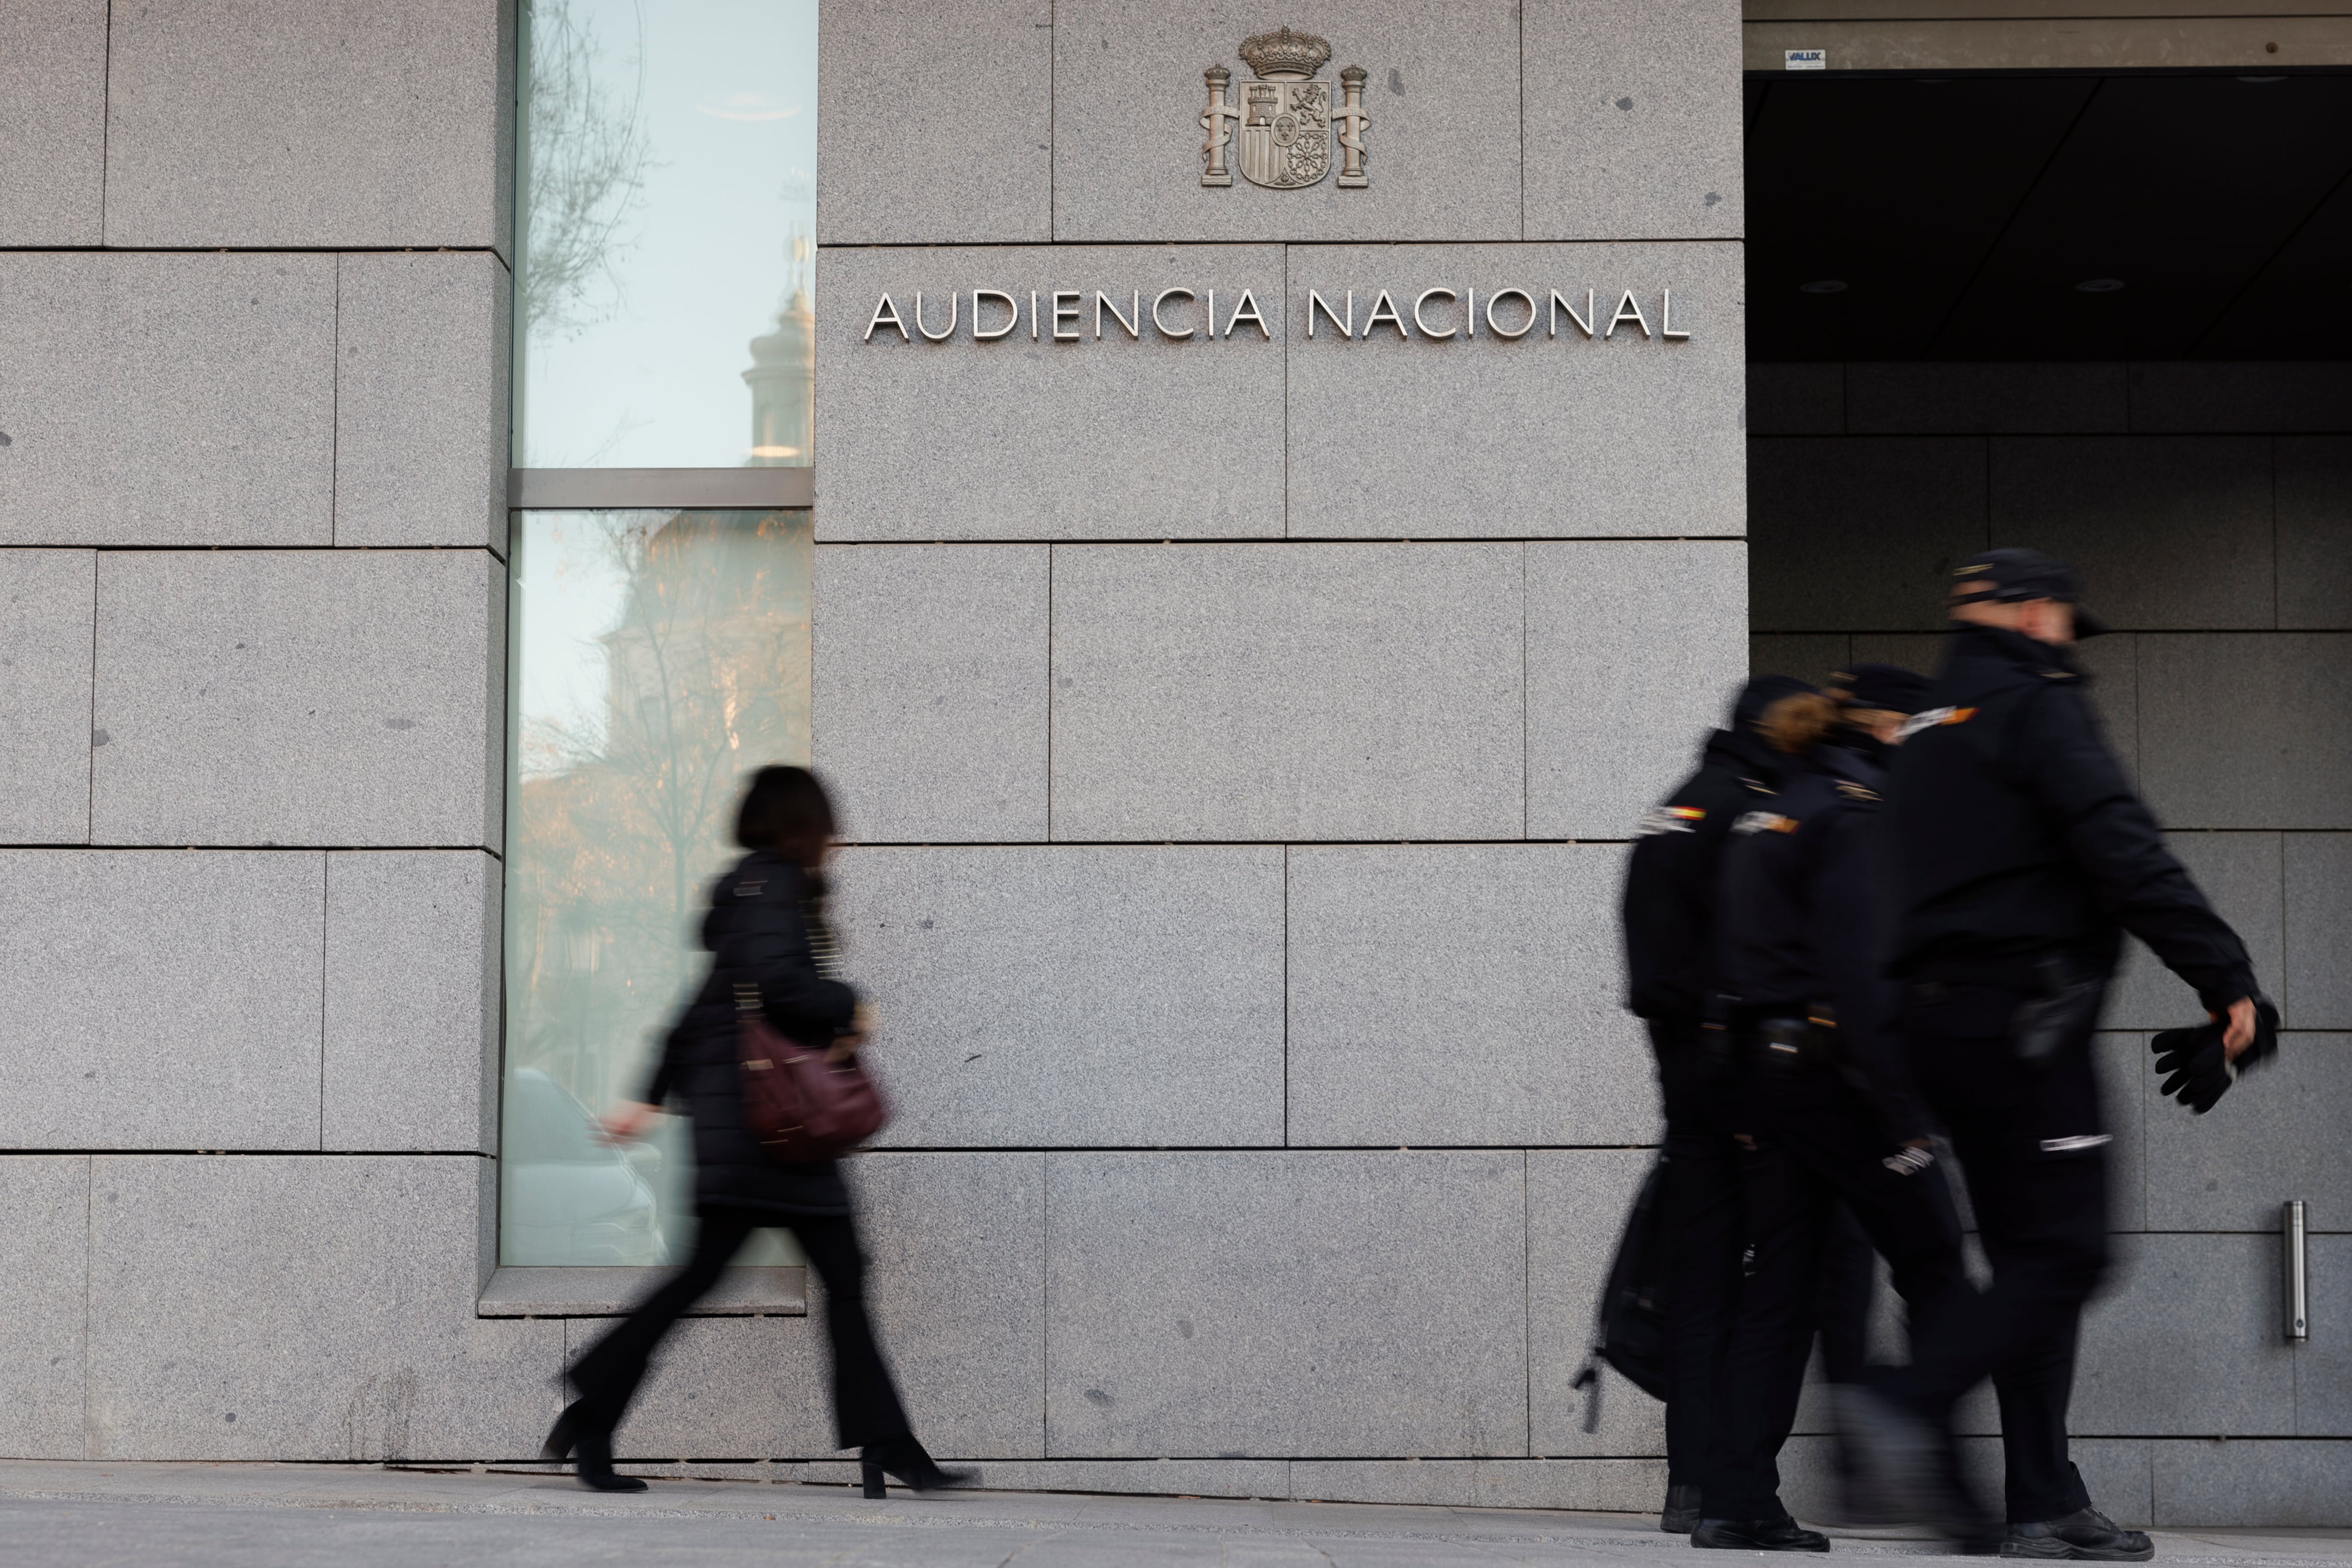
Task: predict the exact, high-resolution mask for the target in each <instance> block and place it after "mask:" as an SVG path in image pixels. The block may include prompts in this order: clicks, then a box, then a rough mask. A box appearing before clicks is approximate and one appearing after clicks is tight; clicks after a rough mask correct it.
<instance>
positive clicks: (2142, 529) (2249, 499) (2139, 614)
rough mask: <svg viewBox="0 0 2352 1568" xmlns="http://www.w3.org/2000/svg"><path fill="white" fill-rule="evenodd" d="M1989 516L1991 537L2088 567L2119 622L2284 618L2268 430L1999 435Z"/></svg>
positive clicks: (2176, 625)
mask: <svg viewBox="0 0 2352 1568" xmlns="http://www.w3.org/2000/svg"><path fill="white" fill-rule="evenodd" d="M1991 516H1992V536H1993V543H1995V544H1997V545H2030V546H2032V548H2033V549H2040V550H2046V551H2048V552H2049V553H2050V554H2052V555H2054V556H2057V557H2060V558H2061V559H2065V560H2070V561H2072V562H2074V565H2075V566H2077V567H2079V568H2080V569H2081V570H2082V572H2083V576H2084V582H2085V591H2084V598H2085V601H2087V602H2088V603H2089V604H2090V606H2091V607H2092V608H2093V609H2095V610H2096V611H2097V612H2099V614H2100V616H2101V617H2102V618H2103V619H2104V620H2105V621H2106V622H2107V623H2108V624H2109V625H2111V626H2119V627H2126V628H2133V629H2140V628H2148V627H2156V628H2160V629H2162V630H2164V631H2168V632H2182V631H2210V630H2221V629H2227V628H2238V627H2256V626H2262V627H2267V626H2272V625H2275V624H2276V623H2277V605H2278V601H2277V595H2276V591H2275V583H2274V575H2275V571H2276V551H2275V549H2273V541H2272V538H2271V450H2270V442H2269V440H2268V439H2267V438H2266V437H2263V436H2210V435H2209V436H2147V435H2128V436H2126V435H2077V436H2047V437H2030V436H2019V437H2001V438H1997V439H1995V440H1994V442H1993V444H1992V512H1991Z"/></svg>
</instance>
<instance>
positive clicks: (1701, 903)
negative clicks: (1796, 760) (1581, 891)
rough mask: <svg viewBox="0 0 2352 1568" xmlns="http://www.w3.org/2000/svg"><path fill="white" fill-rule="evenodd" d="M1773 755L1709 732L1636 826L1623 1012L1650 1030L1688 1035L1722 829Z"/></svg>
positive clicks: (1703, 969)
mask: <svg viewBox="0 0 2352 1568" xmlns="http://www.w3.org/2000/svg"><path fill="white" fill-rule="evenodd" d="M1779 771H1780V758H1779V755H1778V754H1777V753H1776V752H1774V751H1773V750H1772V749H1771V748H1770V747H1767V746H1766V745H1765V744H1764V742H1763V741H1762V740H1761V739H1759V737H1755V736H1752V735H1742V734H1738V733H1737V732H1735V731H1732V730H1727V729H1718V730H1717V731H1716V732H1715V733H1714V734H1713V735H1710V736H1709V737H1707V741H1706V749H1705V750H1704V751H1703V752H1702V753H1701V754H1700V758H1699V768H1698V771H1697V772H1696V773H1694V774H1692V775H1691V776H1690V777H1689V778H1688V779H1685V780H1683V785H1682V788H1681V789H1676V790H1675V792H1674V793H1673V794H1672V795H1670V796H1668V797H1667V798H1666V803H1665V804H1664V805H1663V806H1660V807H1658V808H1656V809H1655V810H1652V811H1651V812H1650V813H1649V814H1648V815H1646V816H1645V817H1643V819H1642V824H1641V827H1640V828H1639V829H1638V830H1637V834H1638V836H1637V838H1636V840H1635V842H1634V845H1633V859H1632V861H1631V862H1630V863H1629V864H1628V866H1627V867H1626V872H1625V895H1624V926H1625V972H1626V976H1627V978H1628V986H1627V994H1626V998H1625V1006H1626V1007H1627V1008H1628V1009H1631V1010H1632V1011H1633V1013H1635V1014H1636V1015H1637V1016H1639V1017H1642V1018H1645V1019H1649V1020H1651V1021H1652V1022H1653V1023H1660V1024H1665V1025H1669V1026H1671V1027H1675V1028H1677V1029H1689V1030H1696V1029H1697V1028H1698V1027H1699V1023H1700V1021H1701V1020H1702V1019H1704V1018H1705V1017H1706V1002H1707V996H1708V993H1709V992H1710V990H1711V989H1712V988H1713V976H1714V971H1715V898H1716V883H1717V879H1718V874H1719V872H1720V868H1721V866H1722V862H1723V846H1724V843H1725V841H1726V840H1727V836H1728V835H1729V833H1730V831H1731V824H1732V821H1733V820H1734V819H1735V818H1737V817H1738V815H1739V813H1740V812H1742V811H1744V810H1748V807H1749V806H1750V805H1752V804H1754V803H1755V802H1756V800H1759V798H1760V797H1761V796H1763V795H1764V794H1766V793H1768V792H1769V790H1770V788H1771V781H1772V780H1773V779H1775V778H1777V777H1778V775H1779Z"/></svg>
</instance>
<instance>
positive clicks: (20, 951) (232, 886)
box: [0, 850, 324, 1149]
mask: <svg viewBox="0 0 2352 1568" xmlns="http://www.w3.org/2000/svg"><path fill="white" fill-rule="evenodd" d="M322 858H323V857H321V856H320V855H317V854H310V853H299V852H296V853H285V852H277V853H272V852H247V851H234V852H193V853H192V852H186V851H143V852H142V851H131V852H115V851H103V850H9V851H6V852H0V1018H5V1019H8V1020H9V1027H8V1029H7V1030H6V1032H5V1034H0V1071H5V1074H6V1077H7V1081H8V1083H9V1086H10V1088H9V1092H8V1093H7V1094H6V1095H5V1096H0V1146H8V1147H14V1148H20V1149H24V1148H31V1149H125V1148H129V1149H142V1148H143V1149H191V1148H200V1149H289V1148H290V1149H314V1148H317V1147H318V1146H319V939H320V911H321V908H322V906H323V900H324V891H323V889H322V887H321V885H320V883H321V874H322V870H323V866H322Z"/></svg>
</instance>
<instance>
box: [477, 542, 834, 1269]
mask: <svg viewBox="0 0 2352 1568" xmlns="http://www.w3.org/2000/svg"><path fill="white" fill-rule="evenodd" d="M514 531H515V549H514V561H513V569H512V570H513V583H514V589H513V593H514V598H513V609H512V618H513V620H512V631H511V635H512V642H513V649H512V655H511V657H512V668H511V670H510V672H509V677H510V682H511V689H512V692H513V739H512V744H511V747H510V750H511V755H512V758H513V766H514V779H513V782H512V785H511V789H510V791H509V797H508V829H507V882H506V888H507V892H506V928H507V940H506V966H507V1042H506V1063H507V1082H506V1098H505V1107H504V1122H503V1126H504V1138H503V1141H502V1144H501V1145H500V1146H501V1150H502V1159H501V1172H502V1174H501V1206H502V1209H503V1220H504V1223H503V1224H502V1226H501V1228H500V1236H501V1240H500V1260H501V1261H503V1262H505V1263H508V1264H539V1265H575V1266H578V1265H596V1264H605V1265H646V1264H654V1263H660V1262H665V1261H667V1260H671V1259H675V1258H681V1257H683V1256H684V1249H685V1248H687V1247H688V1246H689V1245H690V1244H691V1240H692V1237H691V1232H690V1227H691V1225H692V1207H691V1194H692V1180H693V1173H692V1171H691V1169H690V1168H689V1164H688V1152H687V1147H686V1139H685V1127H684V1124H682V1123H681V1122H680V1121H678V1120H677V1119H675V1118H671V1119H667V1120H666V1121H665V1122H664V1123H663V1124H662V1132H661V1133H660V1134H659V1135H658V1136H656V1138H655V1139H654V1140H652V1141H651V1144H650V1146H647V1147H643V1148H637V1149H631V1150H624V1149H620V1148H615V1147H614V1146H612V1145H607V1144H605V1143H604V1142H603V1141H602V1140H601V1139H600V1138H599V1137H598V1136H597V1135H596V1133H595V1130H594V1127H593V1116H592V1113H593V1112H596V1111H601V1110H603V1109H604V1107H605V1106H607V1105H609V1104H611V1103H613V1102H614V1100H616V1099H622V1098H627V1097H631V1096H633V1095H635V1093H636V1092H637V1090H638V1087H639V1085H640V1083H641V1082H643V1078H644V1074H645V1072H646V1066H647V1063H648V1062H649V1061H650V1060H651V1057H652V1052H653V1051H655V1050H656V1049H658V1047H659V1043H660V1036H661V1030H663V1028H664V1027H665V1026H666V1025H667V1023H668V1022H669V1020H670V1018H671V1017H672V1015H673V1013H674V1012H675V1009H677V1006H678V1004H679V1002H680V1001H681V1000H682V999H683V998H684V996H685V994H686V992H687V989H688V987H690V986H691V985H692V984H693V982H694V980H695V978H696V977H698V974H699V972H700V968H701V962H702V954H701V950H700V947H699V946H698V941H697V935H698V931H699V928H700V925H701V919H702V910H703V897H704V894H705V892H706V891H707V889H708V887H709V883H710V880H711V878H712V877H713V876H715V875H716V874H717V873H718V872H719V869H720V868H721V867H723V866H724V865H726V864H727V863H728V862H730V860H732V859H733V858H734V856H735V855H736V854H738V853H740V851H737V850H736V849H734V848H733V846H732V845H731V844H730V841H729V834H730V830H731V829H732V827H733V810H734V805H735V800H736V797H737V794H738V793H739V791H740V787H741V779H742V776H743V775H744V774H746V773H748V772H750V771H751V769H753V768H759V767H762V766H764V765H766V764H768V763H771V762H796V763H801V764H803V765H805V764H806V763H807V761H808V756H809V570H810V567H811V564H812V559H813V550H812V547H811V540H810V532H809V520H808V514H807V513H805V512H521V513H517V514H516V515H515V530H514ZM762 1234H763V1236H764V1235H768V1234H770V1233H762ZM770 1245H773V1243H770ZM778 1260H780V1258H779V1257H778V1256H775V1255H768V1256H761V1257H753V1256H750V1255H746V1256H745V1257H743V1258H741V1259H739V1260H738V1261H739V1262H745V1263H758V1262H773V1261H778Z"/></svg>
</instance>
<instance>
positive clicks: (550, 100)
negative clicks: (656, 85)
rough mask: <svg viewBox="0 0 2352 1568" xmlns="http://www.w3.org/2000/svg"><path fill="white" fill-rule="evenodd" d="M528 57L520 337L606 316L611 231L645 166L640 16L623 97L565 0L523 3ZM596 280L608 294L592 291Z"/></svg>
mask: <svg viewBox="0 0 2352 1568" xmlns="http://www.w3.org/2000/svg"><path fill="white" fill-rule="evenodd" d="M529 32H530V75H529V78H528V79H529V92H528V95H527V99H528V101H527V107H526V109H525V111H524V118H523V189H524V192H525V193H526V194H525V197H524V201H523V234H522V244H521V247H520V248H521V252H522V266H521V267H520V269H519V276H518V278H517V282H516V295H517V298H516V309H517V311H518V312H519V313H520V316H521V318H522V326H523V330H524V335H525V339H526V340H533V339H536V338H538V337H540V336H541V335H542V334H545V333H562V334H567V335H568V334H571V333H575V332H578V331H580V330H582V329H584V328H587V327H592V326H593V325H595V324H596V323H597V322H599V321H602V320H604V319H607V318H608V317H610V316H611V314H612V313H613V311H614V310H615V309H617V308H619V305H620V300H621V278H620V275H619V274H618V273H617V272H616V271H614V262H615V261H616V260H618V259H619V256H620V255H621V252H622V250H623V248H624V247H623V246H621V245H620V243H619V242H618V240H617V238H616V236H617V235H618V234H619V232H620V228H621V225H622V224H623V223H625V222H626V221H627V219H628V216H629V214H630V213H631V212H632V211H634V210H635V207H636V204H637V200H638V197H639V196H640V194H641V193H643V191H644V188H645V175H646V169H647V168H649V167H650V166H651V163H652V156H653V145H652V142H651V141H649V140H648V138H647V136H646V128H645V121H644V119H643V117H642V115H641V113H640V103H641V100H642V99H643V97H644V91H645V76H644V69H645V21H644V17H643V15H642V13H640V15H639V17H638V23H637V52H636V56H635V67H636V76H635V79H634V80H633V82H632V83H631V86H630V89H629V91H628V93H627V95H626V96H625V97H624V96H623V95H622V94H620V93H618V92H615V91H613V90H611V89H608V88H606V87H604V86H603V85H601V84H600V83H599V82H598V81H597V79H596V67H597V65H598V63H599V57H598V51H597V42H596V36H595V32H594V29H593V27H592V26H590V25H589V24H588V23H587V22H585V21H584V20H581V19H578V18H576V17H574V16H572V9H571V6H570V5H569V4H568V3H567V0H538V3H537V4H536V5H532V6H531V7H530V23H529ZM600 277H601V278H602V279H603V280H604V284H605V286H606V288H607V290H608V296H607V298H604V300H603V301H602V302H601V303H599V302H596V301H595V300H593V299H592V298H591V288H592V286H593V284H594V283H595V282H596V280H597V279H598V278H600Z"/></svg>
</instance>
